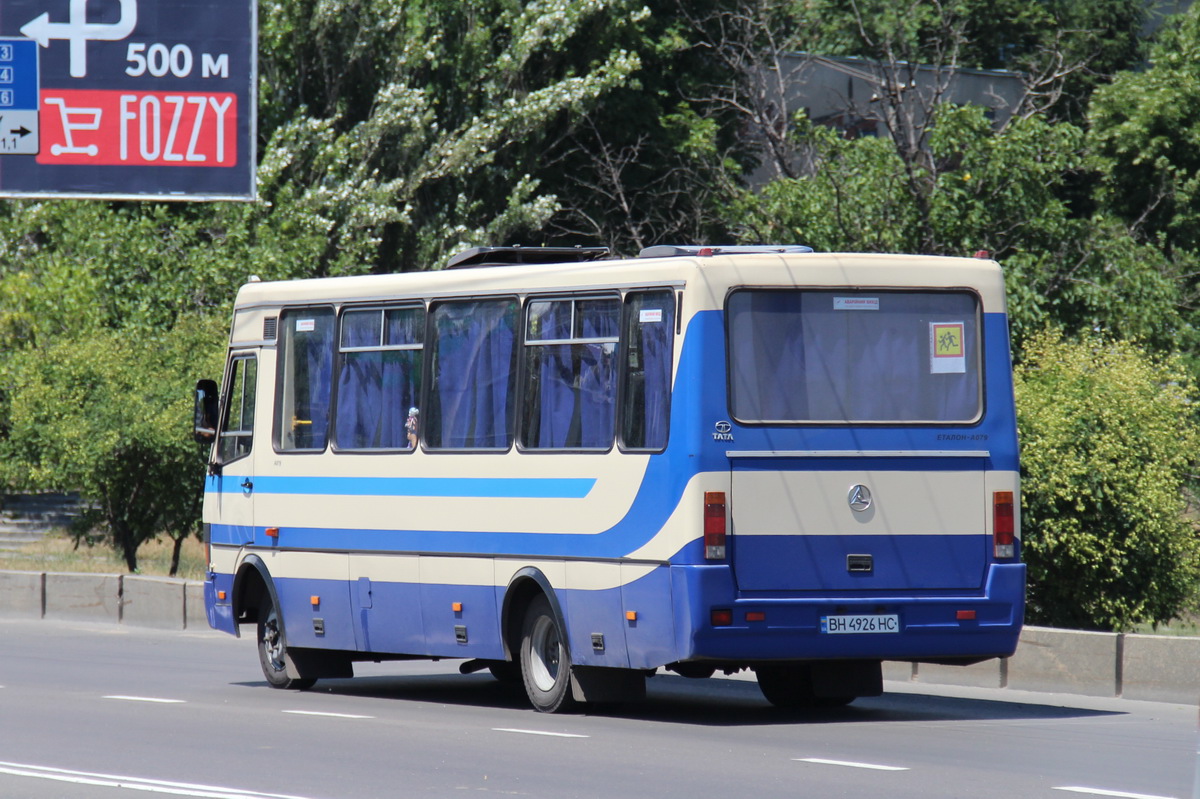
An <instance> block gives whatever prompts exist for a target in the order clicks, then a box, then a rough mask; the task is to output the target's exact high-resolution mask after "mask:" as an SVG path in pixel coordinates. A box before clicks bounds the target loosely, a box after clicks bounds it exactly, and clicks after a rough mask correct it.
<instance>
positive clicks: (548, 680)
mask: <svg viewBox="0 0 1200 799" xmlns="http://www.w3.org/2000/svg"><path fill="white" fill-rule="evenodd" d="M529 644H530V646H529V661H530V663H529V665H530V674H529V676H530V677H531V678H532V679H533V684H534V685H535V686H537V689H538V690H539V691H550V690H551V689H553V688H554V684H555V683H556V682H558V669H559V664H560V662H561V659H562V641H561V640H559V637H558V626H557V625H555V623H554V620H553V619H550V618H548V617H546V616H542V617H541V618H539V619H538V620H537V622H536V623H535V624H534V626H533V633H532V635H530V638H529Z"/></svg>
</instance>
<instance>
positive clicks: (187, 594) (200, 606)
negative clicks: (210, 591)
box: [183, 580, 210, 630]
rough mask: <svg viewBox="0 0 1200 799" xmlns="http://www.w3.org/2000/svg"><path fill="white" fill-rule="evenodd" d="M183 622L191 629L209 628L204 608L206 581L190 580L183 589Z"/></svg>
mask: <svg viewBox="0 0 1200 799" xmlns="http://www.w3.org/2000/svg"><path fill="white" fill-rule="evenodd" d="M183 624H184V626H185V627H186V628H187V629H189V630H208V629H210V628H209V626H208V614H207V613H206V612H205V610H204V583H199V582H196V581H195V580H188V581H187V583H186V585H185V586H184V589H183Z"/></svg>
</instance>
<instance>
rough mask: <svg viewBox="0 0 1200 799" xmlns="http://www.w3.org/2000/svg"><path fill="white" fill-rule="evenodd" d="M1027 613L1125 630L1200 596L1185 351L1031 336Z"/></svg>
mask: <svg viewBox="0 0 1200 799" xmlns="http://www.w3.org/2000/svg"><path fill="white" fill-rule="evenodd" d="M1015 381H1016V383H1015V385H1016V397H1017V417H1018V423H1019V428H1020V437H1021V445H1022V463H1021V475H1022V500H1021V502H1022V519H1021V529H1022V533H1023V535H1022V548H1023V552H1024V559H1025V562H1026V563H1027V564H1028V565H1029V597H1028V602H1029V619H1030V620H1031V621H1033V622H1036V623H1039V624H1048V625H1052V626H1059V627H1076V628H1084V629H1098V630H1127V629H1129V628H1130V627H1131V626H1132V625H1134V624H1136V623H1139V622H1154V623H1158V622H1165V621H1167V620H1169V619H1172V618H1174V617H1176V616H1177V615H1178V614H1179V613H1181V612H1182V611H1185V610H1190V609H1192V608H1194V606H1195V601H1196V596H1197V593H1196V592H1197V580H1198V579H1200V537H1198V535H1197V529H1196V527H1195V525H1194V524H1193V523H1192V522H1190V521H1188V520H1187V519H1185V517H1184V511H1185V502H1184V488H1185V485H1186V482H1187V480H1188V476H1189V473H1190V471H1191V468H1192V466H1193V464H1194V462H1195V452H1196V446H1197V444H1198V443H1200V428H1198V427H1197V423H1196V420H1195V416H1194V414H1193V412H1192V408H1191V402H1192V401H1193V399H1194V392H1193V388H1194V386H1193V383H1192V381H1191V379H1190V378H1189V377H1188V375H1187V373H1186V371H1185V370H1184V369H1182V368H1181V365H1180V363H1179V361H1178V359H1174V358H1165V359H1159V358H1155V357H1154V356H1152V355H1150V354H1148V353H1147V352H1146V350H1145V349H1144V348H1142V347H1139V346H1137V345H1135V344H1130V343H1125V342H1108V341H1104V340H1101V339H1098V338H1088V339H1084V340H1082V341H1073V340H1069V339H1066V338H1063V337H1062V336H1061V334H1059V333H1058V332H1056V331H1049V332H1043V333H1041V334H1038V335H1037V336H1034V337H1033V338H1032V339H1031V340H1030V341H1029V342H1027V344H1026V347H1025V353H1024V357H1023V360H1022V361H1021V362H1020V363H1019V364H1018V366H1017V368H1016V373H1015Z"/></svg>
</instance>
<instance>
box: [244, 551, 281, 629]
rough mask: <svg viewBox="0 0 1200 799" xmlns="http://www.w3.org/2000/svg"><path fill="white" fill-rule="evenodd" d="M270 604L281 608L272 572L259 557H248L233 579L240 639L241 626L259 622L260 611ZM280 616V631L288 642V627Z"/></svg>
mask: <svg viewBox="0 0 1200 799" xmlns="http://www.w3.org/2000/svg"><path fill="white" fill-rule="evenodd" d="M270 604H274V605H275V607H279V596H278V595H277V594H276V592H275V581H274V580H273V579H272V578H271V572H270V570H269V569H267V564H265V563H263V561H262V558H260V557H259V556H258V555H247V556H246V557H245V559H244V560H243V561H242V562H241V564H240V565H239V566H238V570H237V574H236V575H235V576H234V578H233V617H234V619H236V620H237V625H236V627H237V629H238V630H239V633H238V635H239V637H240V635H241V633H240V630H241V625H243V624H250V623H252V622H256V621H258V614H259V611H260V609H261V608H263V607H266V606H269V605H270ZM280 616H281V618H280V620H279V624H280V631H281V633H282V634H284V636H285V637H284V640H285V641H286V640H287V639H286V631H285V627H286V625H285V624H284V623H283V619H282V614H280Z"/></svg>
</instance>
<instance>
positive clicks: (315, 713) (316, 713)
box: [283, 710, 375, 719]
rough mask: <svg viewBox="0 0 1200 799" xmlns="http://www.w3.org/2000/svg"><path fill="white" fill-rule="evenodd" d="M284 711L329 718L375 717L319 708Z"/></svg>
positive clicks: (298, 714)
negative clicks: (330, 711) (324, 711)
mask: <svg viewBox="0 0 1200 799" xmlns="http://www.w3.org/2000/svg"><path fill="white" fill-rule="evenodd" d="M283 712H284V713H292V714H294V715H297V716H324V717H325V718H329V719H373V718H375V717H374V716H356V715H355V714H353V713H322V712H320V711H318V710H285V711H283Z"/></svg>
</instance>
